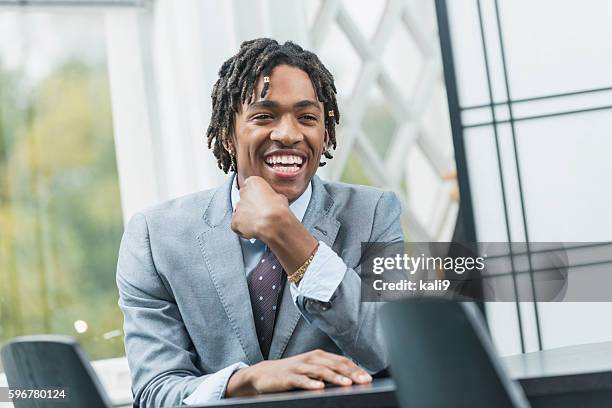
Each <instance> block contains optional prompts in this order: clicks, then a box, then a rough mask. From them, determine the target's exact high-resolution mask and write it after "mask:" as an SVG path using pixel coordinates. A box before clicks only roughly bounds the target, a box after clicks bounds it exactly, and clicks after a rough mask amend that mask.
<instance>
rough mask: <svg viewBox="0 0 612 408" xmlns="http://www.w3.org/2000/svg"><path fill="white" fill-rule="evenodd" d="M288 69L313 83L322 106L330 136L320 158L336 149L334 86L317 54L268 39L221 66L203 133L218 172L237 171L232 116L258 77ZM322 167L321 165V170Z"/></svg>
mask: <svg viewBox="0 0 612 408" xmlns="http://www.w3.org/2000/svg"><path fill="white" fill-rule="evenodd" d="M282 64H286V65H291V66H294V67H296V68H299V69H301V70H302V71H304V72H306V73H307V74H308V76H309V77H310V80H311V81H312V85H313V87H314V89H315V91H316V93H317V98H318V99H319V101H321V102H322V103H323V107H324V118H325V129H326V130H327V134H328V136H329V139H328V143H327V146H326V147H325V151H324V152H323V155H324V156H325V157H326V158H327V159H331V158H332V157H333V156H332V155H331V153H330V152H329V150H330V147H331V148H333V149H335V148H336V124H337V123H339V122H340V112H339V111H338V104H337V102H336V86H335V85H334V77H333V75H332V74H331V73H330V72H329V71H328V70H327V68H325V66H324V65H323V64H322V63H321V61H320V60H319V57H317V55H316V54H314V53H312V52H310V51H307V50H304V49H303V48H302V47H300V46H299V45H297V44H294V43H292V42H290V41H287V42H286V43H284V44H282V45H281V44H279V43H278V42H277V41H275V40H272V39H270V38H256V39H254V40H250V41H245V42H243V43H242V45H240V50H238V52H237V53H236V55H234V56H233V57H231V58H229V59H228V60H227V61H225V62H224V63H223V65H222V66H221V69H220V70H219V79H218V80H217V82H216V83H215V85H214V87H213V91H212V95H211V96H212V116H211V120H210V125H209V126H208V130H207V131H206V138H207V144H208V148H209V149H210V148H212V151H213V154H214V155H215V157H216V158H217V164H218V166H219V168H220V169H221V170H223V171H224V172H225V173H227V172H228V171H229V170H231V171H236V161H235V156H234V154H235V152H230V151H229V150H230V145H231V143H230V141H231V137H232V134H233V129H234V115H235V114H236V113H238V111H239V110H240V108H241V107H242V104H243V103H245V102H247V101H251V100H253V99H255V98H254V95H253V93H254V90H255V85H256V83H257V79H258V78H259V76H260V75H263V76H264V77H265V76H270V73H271V72H272V70H273V69H274V67H276V66H278V65H282ZM269 86H270V83H269V82H267V81H264V84H263V89H262V90H261V95H260V97H261V98H263V97H265V96H266V93H267V92H268V88H269ZM324 165H325V163H320V166H324Z"/></svg>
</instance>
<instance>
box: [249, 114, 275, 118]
mask: <svg viewBox="0 0 612 408" xmlns="http://www.w3.org/2000/svg"><path fill="white" fill-rule="evenodd" d="M252 119H253V120H270V119H273V117H272V115H270V114H269V113H258V114H256V115H254V116H253V118H252Z"/></svg>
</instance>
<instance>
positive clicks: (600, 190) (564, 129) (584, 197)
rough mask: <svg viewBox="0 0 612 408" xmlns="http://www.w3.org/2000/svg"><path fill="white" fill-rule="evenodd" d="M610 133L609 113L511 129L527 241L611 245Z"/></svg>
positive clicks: (527, 123)
mask: <svg viewBox="0 0 612 408" xmlns="http://www.w3.org/2000/svg"><path fill="white" fill-rule="evenodd" d="M587 124H588V126H587ZM611 128H612V110H607V111H599V112H590V113H583V114H574V115H565V116H557V117H554V118H547V119H540V120H530V121H524V122H518V123H517V124H516V131H517V137H518V139H517V143H518V151H519V159H520V164H521V171H522V174H523V175H528V177H527V176H524V177H523V190H524V194H525V200H526V210H527V221H528V224H527V225H528V228H529V235H530V239H531V240H532V241H534V242H536V241H542V242H549V241H553V242H556V241H565V242H577V241H609V240H612V217H610V208H612V189H610V188H609V185H610V180H609V179H610V174H612V161H610V152H612V138H610V129H611Z"/></svg>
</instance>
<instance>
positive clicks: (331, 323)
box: [117, 176, 403, 407]
mask: <svg viewBox="0 0 612 408" xmlns="http://www.w3.org/2000/svg"><path fill="white" fill-rule="evenodd" d="M232 180H233V178H232V177H230V178H229V179H228V180H227V182H225V183H224V184H223V185H222V186H221V187H219V188H217V189H213V190H207V191H203V192H198V193H195V194H191V195H188V196H185V197H181V198H178V199H175V200H172V201H169V202H166V203H164V204H161V205H159V206H156V207H154V208H151V209H148V210H146V211H144V212H142V213H139V214H137V215H135V216H134V217H133V218H132V219H131V221H130V222H129V224H128V226H127V227H126V230H125V233H124V236H123V239H122V241H121V249H120V251H119V262H118V266H117V285H118V287H119V295H120V299H119V306H120V307H121V310H122V311H123V314H124V317H125V324H124V331H125V347H126V352H127V357H128V361H129V365H130V370H131V374H132V389H133V392H134V400H135V404H140V406H141V407H161V406H173V405H180V404H181V403H182V401H183V399H184V398H186V397H187V396H189V395H190V394H191V393H192V392H193V391H194V390H195V389H196V388H197V386H198V385H199V384H200V383H201V381H202V378H203V377H202V376H204V375H207V374H211V373H214V372H216V371H218V370H220V369H222V368H224V367H226V366H228V365H230V364H232V363H236V362H238V361H243V362H245V363H247V364H250V365H252V364H255V363H257V362H259V361H261V360H262V359H263V357H262V354H261V351H260V349H259V343H258V342H257V335H256V331H255V324H254V322H253V313H252V310H251V303H250V298H249V292H248V288H247V281H246V276H245V271H244V265H243V260H242V251H241V247H240V242H239V240H238V236H237V235H236V234H235V233H234V232H233V231H232V230H231V228H230V222H231V215H232V211H231V202H230V191H231V186H232ZM312 184H313V192H312V198H311V200H310V204H309V206H308V209H307V210H306V214H305V215H304V219H303V223H304V225H305V227H306V228H307V229H308V230H309V231H310V232H311V233H312V234H313V236H314V237H315V238H316V239H318V240H320V241H323V242H325V243H326V244H327V245H328V246H329V247H330V248H332V249H333V250H334V251H335V252H336V253H337V254H339V255H340V256H341V258H342V259H343V261H344V262H345V263H346V265H347V266H348V268H349V269H348V270H347V272H346V274H345V277H344V279H343V281H342V282H341V283H340V286H339V287H338V289H337V290H336V292H335V293H334V296H333V298H332V301H331V307H330V305H329V304H326V305H324V304H321V303H319V302H316V301H311V300H307V301H305V308H306V310H307V311H308V313H309V315H310V316H311V317H312V322H311V323H308V322H307V321H306V320H305V319H304V318H303V317H302V315H301V313H300V311H299V309H298V308H297V306H296V305H295V304H294V303H293V301H292V299H291V293H290V290H289V288H288V287H286V288H285V290H284V292H283V299H282V303H281V306H280V310H279V315H278V317H277V322H276V327H275V331H274V337H273V340H272V346H271V350H270V355H269V358H270V359H279V358H284V357H288V356H292V355H296V354H300V353H303V352H306V351H310V350H314V349H317V348H318V349H323V350H326V351H330V352H335V353H339V354H344V355H346V356H348V357H350V358H352V359H353V360H354V361H356V362H357V363H358V364H360V365H361V366H362V367H364V368H366V369H367V370H369V371H370V372H376V371H379V370H382V369H384V368H386V366H387V357H386V352H385V349H384V346H383V343H384V342H383V339H382V337H381V331H380V327H379V322H378V316H377V314H378V309H379V304H376V303H361V302H360V296H361V289H360V282H361V280H360V277H359V273H360V258H361V242H362V241H364V242H365V241H388V242H391V241H402V240H403V235H402V230H401V226H400V212H401V209H400V204H399V202H398V200H397V198H396V197H395V195H394V194H393V193H391V192H383V191H382V190H378V189H375V188H371V187H364V186H356V185H349V184H342V183H330V182H325V181H322V180H320V179H319V178H318V177H317V176H315V177H314V178H313V182H312Z"/></svg>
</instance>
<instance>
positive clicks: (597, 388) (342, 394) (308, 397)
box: [198, 342, 612, 408]
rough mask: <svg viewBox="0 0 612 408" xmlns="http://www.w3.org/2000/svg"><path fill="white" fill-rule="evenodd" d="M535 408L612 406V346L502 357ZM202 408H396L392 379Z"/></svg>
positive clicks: (261, 397) (573, 347)
mask: <svg viewBox="0 0 612 408" xmlns="http://www.w3.org/2000/svg"><path fill="white" fill-rule="evenodd" d="M502 361H503V363H504V364H505V365H506V367H507V369H508V372H509V373H510V376H511V377H512V378H514V379H516V380H518V381H519V383H520V384H521V386H522V387H523V389H524V390H525V394H526V395H527V398H528V399H529V401H530V402H531V404H532V406H533V407H534V408H548V407H554V408H566V407H567V408H569V407H572V408H573V407H609V406H612V342H609V343H596V344H585V345H580V346H571V347H563V348H559V349H553V350H545V351H540V352H535V353H527V354H521V355H516V356H510V357H506V358H503V359H502ZM198 406H199V407H224V408H228V407H245V406H255V407H264V406H265V407H274V408H281V407H282V408H285V407H286V408H328V407H330V408H331V407H337V408H343V407H347V408H348V407H351V408H369V407H378V408H387V407H396V406H397V401H396V398H395V384H394V382H393V380H392V379H377V380H374V382H373V383H372V384H368V385H359V386H353V387H336V388H328V389H325V390H318V391H293V392H285V393H279V394H268V395H261V396H257V397H250V398H230V399H227V400H221V401H216V402H214V403H210V404H203V405H198Z"/></svg>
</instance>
